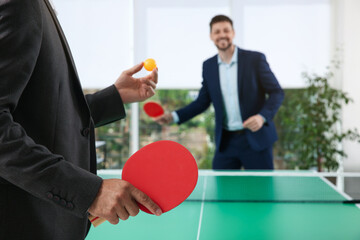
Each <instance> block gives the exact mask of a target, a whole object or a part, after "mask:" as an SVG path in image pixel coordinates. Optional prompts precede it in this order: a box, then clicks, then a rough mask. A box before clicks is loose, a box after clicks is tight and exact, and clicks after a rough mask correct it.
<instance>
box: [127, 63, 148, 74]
mask: <svg viewBox="0 0 360 240" xmlns="http://www.w3.org/2000/svg"><path fill="white" fill-rule="evenodd" d="M143 66H144V63H143V62H141V63H139V64H137V65H135V66H133V67H132V68H129V69H128V70H125V71H124V72H125V73H126V74H128V75H131V76H132V75H134V74H135V73H137V72H139V71H140V70H141V69H142V67H143Z"/></svg>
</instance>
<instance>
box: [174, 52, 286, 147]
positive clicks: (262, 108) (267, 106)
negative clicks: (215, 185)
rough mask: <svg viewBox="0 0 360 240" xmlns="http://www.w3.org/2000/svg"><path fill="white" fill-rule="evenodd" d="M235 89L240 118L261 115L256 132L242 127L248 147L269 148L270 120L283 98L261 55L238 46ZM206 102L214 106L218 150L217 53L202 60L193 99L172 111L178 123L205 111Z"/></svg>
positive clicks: (221, 108) (220, 121)
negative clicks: (198, 86)
mask: <svg viewBox="0 0 360 240" xmlns="http://www.w3.org/2000/svg"><path fill="white" fill-rule="evenodd" d="M238 91H239V103H240V110H241V117H242V119H243V121H245V120H246V119H248V118H249V117H251V116H253V115H256V114H261V115H262V116H263V117H264V118H265V119H266V123H265V124H264V126H263V127H262V128H261V129H260V130H258V131H257V132H251V131H250V130H246V137H247V139H248V141H249V144H250V146H251V147H252V149H254V150H256V151H260V150H263V149H265V148H267V147H270V146H271V145H272V144H273V143H274V142H275V141H276V140H277V134H276V129H275V126H274V123H273V121H272V119H273V117H274V115H275V113H276V112H277V110H278V109H279V107H280V105H281V103H282V101H283V99H284V92H283V90H282V89H281V87H280V85H279V83H278V81H277V79H276V77H275V76H274V74H273V73H272V71H271V70H270V67H269V64H268V63H267V61H266V58H265V55H264V54H262V53H259V52H253V51H247V50H243V49H240V48H239V49H238ZM210 103H212V104H213V105H214V108H215V121H216V126H215V142H216V147H217V149H218V150H219V151H221V142H222V141H223V140H224V139H223V136H222V125H223V120H224V119H223V116H224V103H223V98H222V93H221V88H220V79H219V67H218V62H217V55H215V56H213V57H212V58H209V59H208V60H206V61H205V62H204V63H203V82H202V87H201V89H200V92H199V95H198V97H197V99H196V100H195V101H193V102H192V103H190V104H189V105H187V106H186V107H184V108H181V109H179V110H177V111H176V113H177V114H178V116H179V124H181V123H183V122H185V121H187V120H189V119H191V118H193V117H194V116H196V115H198V114H200V113H202V112H203V111H205V110H206V109H207V108H208V107H209V106H210Z"/></svg>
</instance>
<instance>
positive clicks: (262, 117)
mask: <svg viewBox="0 0 360 240" xmlns="http://www.w3.org/2000/svg"><path fill="white" fill-rule="evenodd" d="M259 115H260V116H261V117H262V118H263V119H264V123H266V118H264V116H263V115H261V114H259Z"/></svg>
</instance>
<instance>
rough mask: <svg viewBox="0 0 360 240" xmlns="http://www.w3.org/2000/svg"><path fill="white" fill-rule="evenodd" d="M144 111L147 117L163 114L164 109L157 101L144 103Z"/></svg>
mask: <svg viewBox="0 0 360 240" xmlns="http://www.w3.org/2000/svg"><path fill="white" fill-rule="evenodd" d="M144 111H145V113H146V114H147V115H148V116H149V117H158V116H161V115H163V114H164V109H163V108H162V107H161V105H160V104H158V103H157V102H147V103H145V104H144Z"/></svg>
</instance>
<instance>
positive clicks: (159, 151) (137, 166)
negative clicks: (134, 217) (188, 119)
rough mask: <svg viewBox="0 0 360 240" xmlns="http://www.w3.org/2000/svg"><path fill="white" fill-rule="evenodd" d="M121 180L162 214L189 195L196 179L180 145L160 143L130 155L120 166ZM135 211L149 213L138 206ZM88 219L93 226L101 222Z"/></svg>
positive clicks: (189, 158)
mask: <svg viewBox="0 0 360 240" xmlns="http://www.w3.org/2000/svg"><path fill="white" fill-rule="evenodd" d="M122 179H123V180H125V181H128V182H130V183H131V184H132V185H134V186H135V187H136V188H138V189H139V190H141V191H142V192H144V193H145V194H147V195H148V196H149V197H150V198H151V199H152V200H153V201H154V202H155V203H156V204H158V205H159V207H160V208H161V210H162V212H163V213H165V212H167V211H169V210H171V209H173V208H175V207H176V206H178V205H179V204H180V203H182V202H183V201H184V200H185V199H186V198H187V197H188V196H189V195H190V194H191V193H192V191H193V190H194V188H195V186H196V183H197V179H198V168H197V164H196V161H195V159H194V157H193V156H192V154H191V153H190V152H189V151H188V150H187V149H186V148H185V147H184V146H182V145H181V144H179V143H176V142H173V141H168V140H163V141H158V142H154V143H151V144H149V145H146V146H145V147H143V148H141V149H140V150H139V151H137V152H136V153H134V154H133V155H132V156H131V157H130V158H129V159H128V160H127V162H126V163H125V165H124V168H123V171H122ZM139 208H140V209H141V210H142V211H144V212H147V213H151V212H150V211H149V210H148V209H146V208H145V207H144V206H142V205H141V204H139ZM89 219H90V221H91V222H92V224H93V225H94V226H95V227H96V226H98V225H100V224H101V223H102V222H104V221H105V220H104V219H102V218H98V217H93V216H90V217H89Z"/></svg>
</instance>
